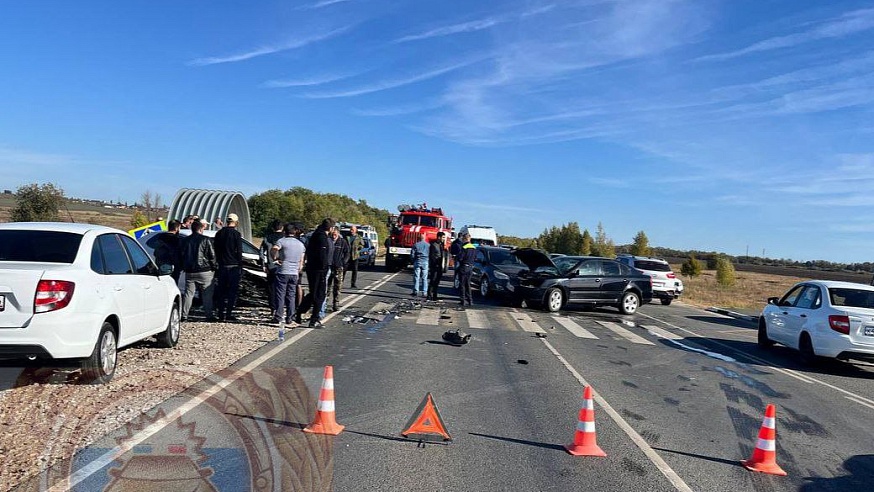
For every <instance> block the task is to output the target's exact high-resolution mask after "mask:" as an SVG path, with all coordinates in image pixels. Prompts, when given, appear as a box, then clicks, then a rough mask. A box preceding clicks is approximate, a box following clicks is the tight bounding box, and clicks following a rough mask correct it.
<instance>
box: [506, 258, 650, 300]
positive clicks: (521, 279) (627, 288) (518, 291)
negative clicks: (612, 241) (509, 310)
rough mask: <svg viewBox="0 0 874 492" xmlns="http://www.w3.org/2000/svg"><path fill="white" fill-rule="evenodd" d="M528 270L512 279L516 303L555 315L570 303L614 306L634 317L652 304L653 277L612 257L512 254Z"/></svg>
mask: <svg viewBox="0 0 874 492" xmlns="http://www.w3.org/2000/svg"><path fill="white" fill-rule="evenodd" d="M513 254H514V255H516V257H517V258H519V260H520V261H522V263H524V264H525V265H526V266H527V267H528V269H527V270H522V271H520V272H519V273H518V274H517V275H516V276H514V277H513V278H512V279H511V282H510V290H511V291H512V293H513V295H514V296H515V300H516V302H517V303H521V302H522V301H525V303H526V304H527V305H528V306H529V307H535V308H543V309H544V310H546V311H550V312H556V311H560V310H561V309H564V308H565V307H566V306H568V305H570V304H577V305H580V306H581V307H589V308H592V307H595V306H613V307H615V308H617V309H619V311H620V312H621V313H622V314H634V313H635V312H637V308H638V307H640V306H641V305H643V304H647V303H649V302H651V301H652V278H650V277H649V276H648V275H645V274H644V273H642V272H640V271H638V270H636V269H634V268H631V267H629V266H627V265H623V264H622V263H619V262H618V261H615V260H611V259H609V258H599V257H593V256H560V257H556V258H550V257H549V255H547V254H546V253H545V252H544V251H541V250H537V249H531V248H525V249H520V250H517V251H514V252H513Z"/></svg>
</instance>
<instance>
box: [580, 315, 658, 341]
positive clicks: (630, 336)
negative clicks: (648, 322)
mask: <svg viewBox="0 0 874 492" xmlns="http://www.w3.org/2000/svg"><path fill="white" fill-rule="evenodd" d="M595 323H598V324H599V325H601V326H603V327H604V328H607V329H608V330H610V331H612V332H613V333H615V334H617V335H619V336H620V337H622V338H624V339H626V340H628V341H629V342H631V343H637V344H639V345H655V344H654V343H652V342H650V341H649V340H647V339H646V338H643V337H642V336H640V335H638V334H636V333H632V332H630V331H628V330H626V329H625V328H623V327H621V326H619V325H618V324H616V323H612V322H610V321H598V320H595Z"/></svg>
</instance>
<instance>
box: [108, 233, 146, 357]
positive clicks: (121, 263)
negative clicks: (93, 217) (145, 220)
mask: <svg viewBox="0 0 874 492" xmlns="http://www.w3.org/2000/svg"><path fill="white" fill-rule="evenodd" d="M97 242H98V244H99V245H100V252H101V255H102V257H103V267H104V268H103V271H104V274H105V275H106V276H107V284H108V287H109V289H111V290H110V292H111V294H110V295H111V296H112V298H113V300H114V305H115V306H116V308H117V309H118V313H115V314H117V315H118V318H119V336H118V339H119V342H120V343H119V345H121V344H124V343H126V342H125V340H129V339H130V338H131V337H135V336H137V335H138V334H139V333H141V332H142V330H143V289H142V287H141V286H140V284H139V279H137V277H136V275H134V269H133V266H132V265H131V262H130V259H129V258H128V254H127V252H126V251H125V248H124V245H123V244H122V243H121V239H120V238H119V235H118V234H103V235H101V236H99V237H98V238H97Z"/></svg>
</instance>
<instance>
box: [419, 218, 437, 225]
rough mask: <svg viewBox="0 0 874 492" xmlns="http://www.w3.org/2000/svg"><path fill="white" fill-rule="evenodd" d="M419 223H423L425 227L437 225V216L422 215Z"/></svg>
mask: <svg viewBox="0 0 874 492" xmlns="http://www.w3.org/2000/svg"><path fill="white" fill-rule="evenodd" d="M419 225H423V226H425V227H437V217H427V216H425V217H420V218H419Z"/></svg>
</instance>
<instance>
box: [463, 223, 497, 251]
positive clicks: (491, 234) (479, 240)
mask: <svg viewBox="0 0 874 492" xmlns="http://www.w3.org/2000/svg"><path fill="white" fill-rule="evenodd" d="M465 233H466V234H470V242H472V243H474V244H482V245H486V246H497V245H498V233H496V232H495V228H494V227H492V226H482V225H466V226H464V227H462V228H461V230H460V231H458V235H459V236H462V235H464V234H465Z"/></svg>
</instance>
